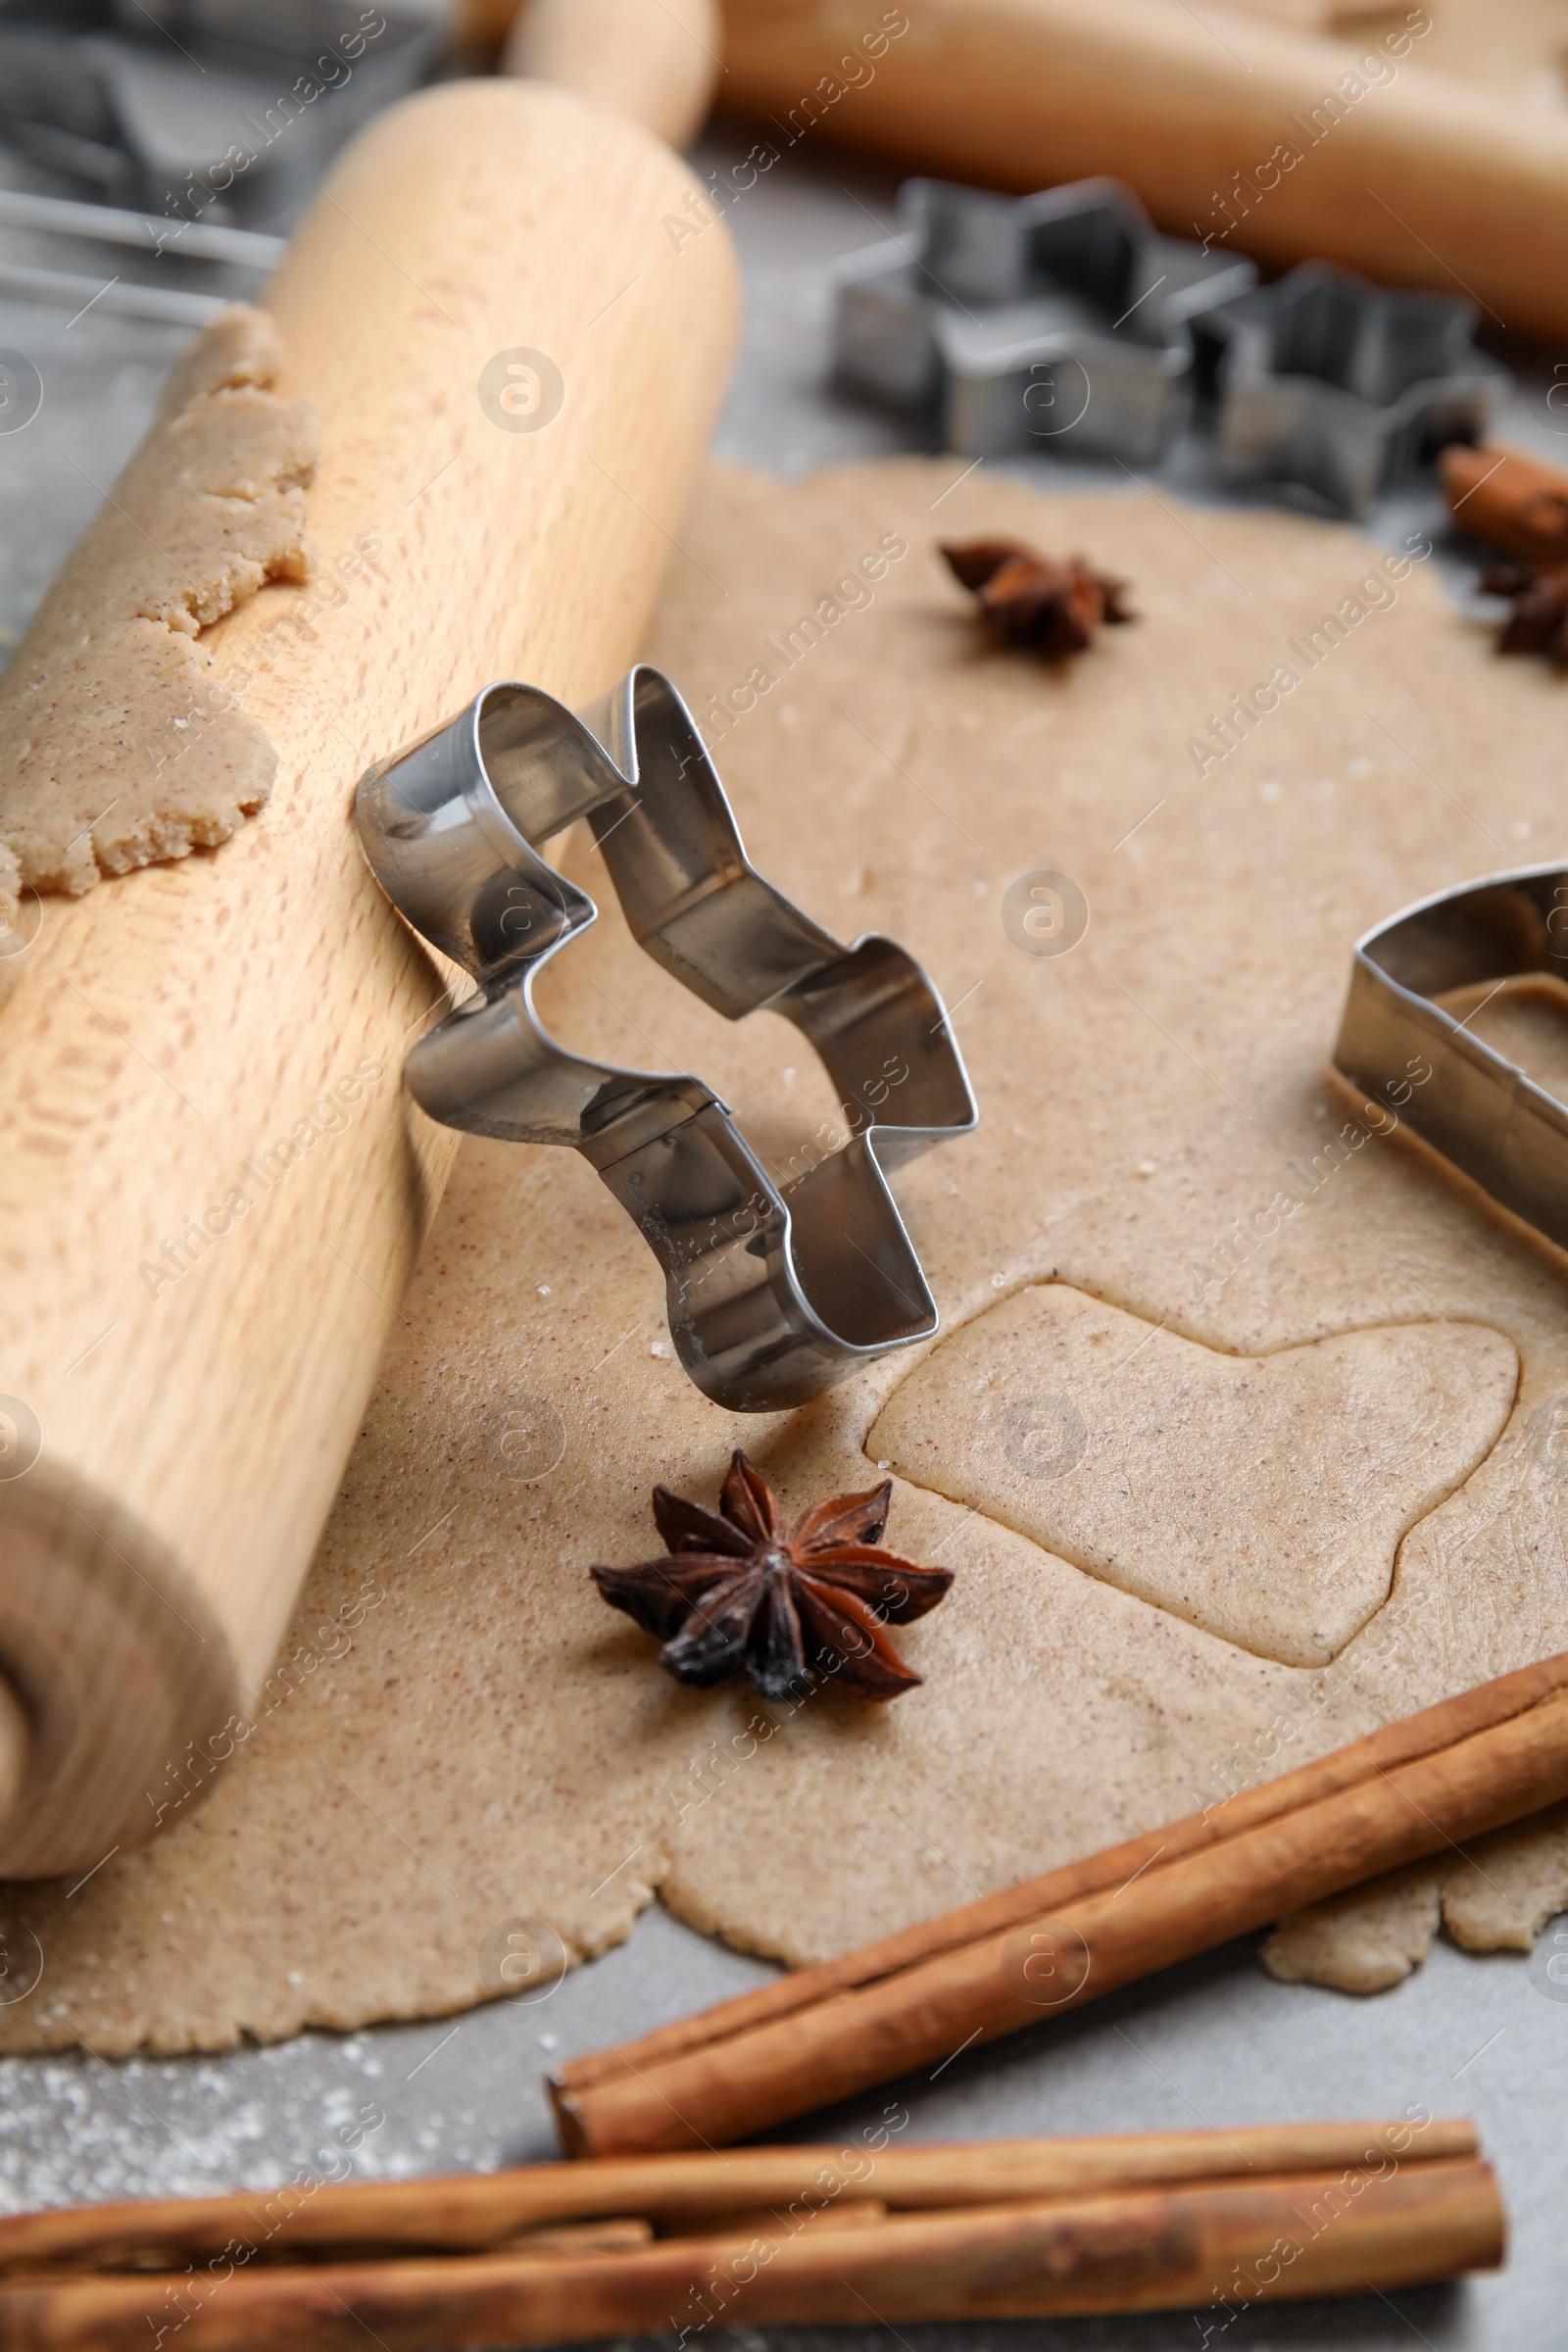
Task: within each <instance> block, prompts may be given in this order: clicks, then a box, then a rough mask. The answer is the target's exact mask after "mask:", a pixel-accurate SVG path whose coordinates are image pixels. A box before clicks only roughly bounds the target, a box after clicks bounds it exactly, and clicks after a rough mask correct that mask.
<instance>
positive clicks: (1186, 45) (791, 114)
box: [723, 0, 1568, 337]
mask: <svg viewBox="0 0 1568 2352" xmlns="http://www.w3.org/2000/svg"><path fill="white" fill-rule="evenodd" d="M723 15H724V43H723V47H724V62H725V69H726V73H725V81H724V103H725V105H726V106H729V107H735V108H738V109H741V110H743V111H744V112H746V113H748V114H750V115H752V116H755V117H756V118H757V119H758V121H759V122H760V123H761V124H762V127H763V129H764V130H765V132H766V135H767V137H768V138H769V139H770V140H771V142H772V144H773V145H774V146H775V147H776V148H778V149H780V150H781V151H782V149H783V148H784V147H785V145H786V143H788V144H789V145H791V146H793V145H794V144H795V143H796V141H798V140H803V139H804V140H808V141H810V142H812V143H814V142H815V141H817V140H819V139H829V140H842V141H845V142H847V143H849V144H851V145H854V146H858V147H866V148H870V149H873V150H874V151H875V152H877V153H878V154H883V155H890V156H894V157H896V158H897V159H898V160H899V161H900V162H901V163H904V164H907V165H908V166H910V167H911V168H912V169H915V170H919V171H923V172H938V173H943V174H945V175H947V176H949V177H951V178H956V179H967V180H978V181H980V182H982V183H983V184H984V185H986V186H990V187H1005V188H1017V189H1028V188H1038V187H1044V186H1048V185H1054V184H1056V183H1059V182H1061V181H1063V180H1070V179H1079V178H1082V177H1084V176H1086V175H1088V174H1090V173H1093V172H1113V173H1114V174H1116V175H1117V176H1118V177H1119V178H1122V179H1125V180H1127V181H1128V182H1129V183H1130V184H1131V185H1132V186H1133V187H1134V188H1135V189H1136V190H1137V192H1138V194H1139V195H1140V196H1141V197H1142V198H1143V201H1144V203H1145V204H1146V205H1147V206H1148V208H1149V211H1150V212H1151V214H1152V216H1153V218H1154V220H1155V221H1157V222H1158V224H1159V225H1160V226H1161V227H1162V228H1165V229H1168V230H1171V231H1173V232H1174V233H1176V234H1178V235H1180V236H1184V237H1192V236H1197V237H1200V238H1202V237H1205V236H1211V237H1213V238H1214V239H1215V240H1216V241H1217V243H1218V246H1219V249H1220V250H1227V249H1229V250H1235V251H1239V252H1244V253H1250V254H1254V255H1256V256H1257V258H1258V259H1259V260H1261V261H1264V262H1268V263H1276V264H1285V263H1290V262H1299V261H1304V260H1307V259H1310V258H1312V257H1314V256H1316V257H1321V258H1323V259H1325V260H1328V261H1334V262H1342V263H1345V264H1346V265H1348V267H1349V268H1350V269H1353V270H1362V271H1364V272H1365V273H1366V274H1367V275H1368V276H1369V277H1373V278H1377V279H1379V280H1381V281H1382V282H1384V283H1386V284H1391V285H1408V286H1430V287H1434V288H1436V289H1438V290H1439V291H1440V292H1442V293H1446V294H1458V295H1463V294H1466V293H1468V294H1471V295H1473V296H1474V297H1475V298H1476V299H1477V301H1479V302H1480V303H1482V304H1483V305H1485V307H1486V313H1487V317H1486V319H1485V323H1486V324H1488V325H1491V326H1495V327H1506V328H1508V329H1510V330H1511V331H1513V332H1515V333H1521V334H1537V335H1542V336H1546V337H1561V336H1563V335H1564V334H1565V333H1568V277H1565V276H1564V274H1563V271H1562V270H1561V267H1560V256H1561V252H1562V248H1563V244H1564V241H1565V239H1568V116H1565V115H1563V114H1561V113H1553V112H1550V111H1549V110H1545V109H1536V108H1532V107H1527V106H1524V105H1521V104H1520V103H1518V102H1517V101H1516V100H1515V99H1513V98H1511V97H1510V96H1509V95H1507V94H1506V93H1503V92H1497V91H1493V90H1487V89H1483V88H1480V87H1477V86H1476V85H1475V84H1473V83H1470V82H1467V81H1465V80H1463V79H1462V78H1461V77H1460V76H1459V75H1457V74H1455V75H1451V76H1450V75H1446V74H1442V73H1437V72H1435V71H1433V70H1431V69H1429V68H1424V67H1423V66H1422V64H1421V63H1420V57H1421V33H1420V29H1419V28H1420V26H1421V25H1423V24H1424V23H1426V22H1427V20H1426V18H1425V16H1424V13H1423V11H1422V10H1421V9H1420V8H1418V7H1417V8H1413V9H1411V10H1409V11H1408V12H1407V13H1406V14H1405V15H1404V16H1403V18H1402V19H1398V18H1397V19H1395V20H1393V21H1392V23H1391V25H1383V24H1381V23H1380V24H1379V25H1374V26H1371V27H1369V28H1368V30H1367V32H1366V33H1365V35H1364V37H1363V38H1362V39H1360V40H1358V41H1354V42H1352V41H1349V40H1328V39H1324V38H1321V37H1318V36H1316V35H1314V34H1310V33H1303V32H1298V31H1295V30H1293V29H1292V28H1290V27H1289V26H1286V25H1272V24H1268V23H1266V22H1264V21H1262V20H1261V19H1258V18H1254V17H1249V16H1245V15H1243V14H1241V13H1240V12H1239V11H1232V10H1228V9H1227V10H1225V11H1223V12H1222V16H1223V22H1222V23H1221V22H1219V21H1217V20H1216V21H1214V22H1210V20H1209V18H1208V17H1207V15H1206V14H1205V13H1204V12H1201V11H1199V10H1195V9H1189V8H1184V7H1179V6H1173V5H1171V0H1095V5H1094V6H1093V7H1092V8H1091V7H1085V6H1084V5H1083V0H964V5H963V6H962V7H961V8H955V7H952V6H950V5H948V4H947V0H900V5H898V6H895V7H888V8H885V9H878V8H875V7H868V8H866V9H865V10H864V11H863V12H862V13H861V15H860V16H858V17H855V18H854V19H853V21H852V19H851V18H849V17H847V16H846V15H845V12H844V10H843V9H842V8H841V7H839V6H838V5H837V4H836V0H723ZM1363 60H1367V61H1371V62H1370V64H1367V65H1363V64H1361V63H1360V62H1358V61H1363ZM1357 93H1359V94H1357ZM1292 158H1294V160H1288V159H1292Z"/></svg>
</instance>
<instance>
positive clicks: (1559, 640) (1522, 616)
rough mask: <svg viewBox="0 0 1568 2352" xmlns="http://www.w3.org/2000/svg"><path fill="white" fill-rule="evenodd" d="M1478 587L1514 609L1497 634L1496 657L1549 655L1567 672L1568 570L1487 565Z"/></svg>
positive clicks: (1556, 565)
mask: <svg viewBox="0 0 1568 2352" xmlns="http://www.w3.org/2000/svg"><path fill="white" fill-rule="evenodd" d="M1479 585H1480V586H1481V588H1482V589H1483V590H1484V592H1485V593H1486V594H1487V595H1488V596H1505V597H1507V598H1508V600H1509V602H1510V604H1511V605H1512V607H1513V610H1512V612H1511V613H1509V615H1508V617H1507V619H1506V620H1505V621H1504V622H1503V624H1502V627H1501V629H1500V630H1499V631H1498V634H1497V651H1498V653H1499V654H1549V655H1550V656H1551V658H1552V660H1553V661H1554V662H1556V664H1557V666H1558V668H1559V669H1568V569H1565V568H1564V567H1563V566H1561V565H1558V564H1552V565H1550V566H1548V567H1547V568H1546V569H1544V570H1539V571H1538V570H1537V568H1536V566H1535V565H1534V564H1515V563H1507V564H1488V565H1487V567H1486V569H1485V570H1484V571H1483V572H1482V574H1481V579H1480V583H1479Z"/></svg>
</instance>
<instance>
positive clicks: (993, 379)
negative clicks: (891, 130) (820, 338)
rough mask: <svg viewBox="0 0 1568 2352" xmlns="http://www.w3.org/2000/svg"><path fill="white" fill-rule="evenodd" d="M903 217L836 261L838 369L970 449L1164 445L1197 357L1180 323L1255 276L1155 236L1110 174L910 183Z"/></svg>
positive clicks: (1231, 260) (852, 385)
mask: <svg viewBox="0 0 1568 2352" xmlns="http://www.w3.org/2000/svg"><path fill="white" fill-rule="evenodd" d="M899 227H900V233H899V235H898V236H896V237H893V238H890V239H889V240H888V241H887V242H885V243H884V244H881V245H875V246H871V247H869V248H868V249H867V250H866V251H864V252H863V253H858V254H852V255H850V257H849V258H848V260H847V261H845V262H843V263H842V264H841V265H840V266H839V270H838V272H837V304H836V314H835V321H834V348H835V361H836V368H837V374H838V379H839V381H840V383H841V384H843V385H844V386H845V387H846V388H847V389H850V390H853V391H857V392H860V393H862V394H865V395H866V396H868V397H869V398H871V399H874V400H879V401H884V402H888V403H890V404H895V405H902V406H906V407H911V408H914V409H916V410H918V411H920V412H921V413H923V414H924V415H926V416H927V417H929V418H930V419H931V420H932V422H933V423H934V424H935V425H936V427H937V428H938V429H939V431H940V432H941V434H942V436H943V438H944V439H945V441H946V444H947V446H948V448H949V449H952V450H956V451H957V452H958V453H959V454H960V455H962V456H965V457H992V456H1000V455H1003V454H1005V453H1006V452H1008V451H1017V450H1025V449H1029V448H1041V449H1053V448H1056V447H1058V446H1059V447H1061V448H1064V449H1071V450H1072V451H1073V452H1074V453H1076V454H1095V455H1100V456H1108V457H1116V458H1122V459H1127V460H1130V461H1132V462H1133V463H1135V464H1136V463H1143V462H1145V461H1147V460H1149V459H1152V458H1154V457H1156V456H1157V455H1158V454H1159V452H1160V450H1161V449H1162V448H1163V446H1164V444H1165V442H1166V441H1167V440H1168V438H1169V436H1170V433H1171V431H1172V429H1173V427H1174V425H1175V424H1176V422H1177V420H1178V416H1179V411H1180V405H1181V395H1182V393H1183V391H1184V390H1185V387H1186V384H1187V380H1188V378H1189V377H1190V375H1191V373H1192V370H1193V365H1194V348H1193V342H1192V337H1191V333H1190V331H1189V321H1190V319H1192V318H1193V317H1194V316H1196V315H1197V314H1198V313H1199V312H1201V311H1202V310H1204V309H1206V308H1207V307H1208V306H1209V305H1210V304H1212V303H1216V302H1220V301H1223V300H1226V299H1228V298H1230V297H1232V296H1235V295H1239V294H1243V293H1245V292H1246V291H1247V289H1248V288H1249V287H1250V286H1251V285H1252V284H1253V282H1254V281H1255V278H1256V274H1257V273H1256V271H1255V270H1254V269H1253V267H1252V265H1251V263H1250V262H1248V261H1244V260H1242V259H1241V258H1240V257H1238V256H1236V255H1233V254H1220V255H1214V256H1212V257H1211V256H1210V255H1208V254H1207V253H1206V252H1205V251H1204V249H1203V248H1202V247H1201V246H1200V245H1197V244H1192V243H1189V242H1186V241H1184V240H1182V239H1179V238H1174V237H1161V236H1157V235H1156V234H1155V232H1154V230H1153V228H1152V225H1151V223H1150V221H1149V220H1148V218H1147V216H1146V215H1145V213H1144V211H1143V208H1142V206H1141V205H1140V204H1139V203H1138V201H1137V199H1136V197H1134V195H1133V194H1132V191H1131V190H1130V189H1129V188H1125V187H1123V186H1122V185H1121V183H1120V182H1119V181H1118V180H1113V179H1084V180H1077V181H1075V182H1073V184H1072V185H1071V186H1068V187H1064V188H1051V189H1047V190H1045V191H1043V192H1042V193H1041V194H1039V195H1035V196H1023V197H1008V196H997V195H993V194H991V193H990V192H988V191H987V190H985V189H982V188H965V187H958V186H955V185H953V184H951V183H950V182H948V181H946V180H938V179H911V180H907V181H906V182H905V184H904V186H903V187H902V188H901V189H900V191H899Z"/></svg>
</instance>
